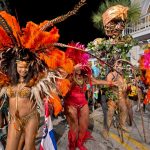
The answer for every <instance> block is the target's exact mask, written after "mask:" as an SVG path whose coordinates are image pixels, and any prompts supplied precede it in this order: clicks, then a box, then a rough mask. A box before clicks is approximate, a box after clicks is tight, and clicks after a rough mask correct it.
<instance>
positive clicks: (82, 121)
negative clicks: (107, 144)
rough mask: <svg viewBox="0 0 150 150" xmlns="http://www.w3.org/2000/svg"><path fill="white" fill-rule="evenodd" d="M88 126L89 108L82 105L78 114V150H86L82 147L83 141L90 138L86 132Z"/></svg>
mask: <svg viewBox="0 0 150 150" xmlns="http://www.w3.org/2000/svg"><path fill="white" fill-rule="evenodd" d="M88 125H89V107H88V105H87V104H86V105H84V106H83V107H82V108H81V109H80V112H79V136H78V143H77V145H78V148H79V149H80V150H86V148H85V147H84V146H83V144H84V141H85V140H86V139H87V138H90V137H91V136H90V133H89V132H87V130H88Z"/></svg>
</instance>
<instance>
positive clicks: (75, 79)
mask: <svg viewBox="0 0 150 150" xmlns="http://www.w3.org/2000/svg"><path fill="white" fill-rule="evenodd" d="M73 79H74V81H75V82H76V84H78V85H79V86H82V85H83V84H84V79H83V77H77V76H76V75H74V76H73Z"/></svg>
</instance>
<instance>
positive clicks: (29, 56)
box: [1, 49, 47, 85]
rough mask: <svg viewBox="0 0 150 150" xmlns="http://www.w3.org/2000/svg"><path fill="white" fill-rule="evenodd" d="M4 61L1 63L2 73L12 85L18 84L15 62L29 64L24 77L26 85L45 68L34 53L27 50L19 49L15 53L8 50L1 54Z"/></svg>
mask: <svg viewBox="0 0 150 150" xmlns="http://www.w3.org/2000/svg"><path fill="white" fill-rule="evenodd" d="M3 55H4V57H3V58H4V60H3V61H2V62H1V63H2V64H1V66H2V71H3V72H4V73H6V74H7V75H8V77H9V78H10V82H11V84H12V85H17V84H18V83H19V74H18V72H17V63H16V62H17V61H25V62H27V63H29V70H28V74H27V75H26V77H25V81H24V82H25V83H28V82H29V81H30V80H31V79H32V78H33V77H35V78H36V77H37V76H38V74H39V73H40V72H43V71H44V69H45V68H46V67H47V66H46V64H45V63H44V62H43V61H41V60H40V59H39V58H38V57H36V55H35V54H34V53H32V52H31V51H30V50H29V49H19V50H18V51H17V52H16V51H12V50H8V51H6V52H4V53H3Z"/></svg>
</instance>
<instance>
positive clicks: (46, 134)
mask: <svg viewBox="0 0 150 150" xmlns="http://www.w3.org/2000/svg"><path fill="white" fill-rule="evenodd" d="M40 150H57V144H56V140H55V136H54V131H53V126H52V121H51V116H50V111H49V108H48V102H45V125H44V128H43V137H42V140H41V145H40Z"/></svg>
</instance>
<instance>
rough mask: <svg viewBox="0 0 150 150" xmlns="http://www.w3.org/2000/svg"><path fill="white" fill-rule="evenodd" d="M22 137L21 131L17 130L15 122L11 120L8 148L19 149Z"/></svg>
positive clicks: (10, 149) (7, 149)
mask: <svg viewBox="0 0 150 150" xmlns="http://www.w3.org/2000/svg"><path fill="white" fill-rule="evenodd" d="M20 137H21V131H17V130H16V129H15V127H14V124H13V122H11V123H10V124H9V125H8V135H7V143H6V150H17V149H18V144H19V141H20Z"/></svg>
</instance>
